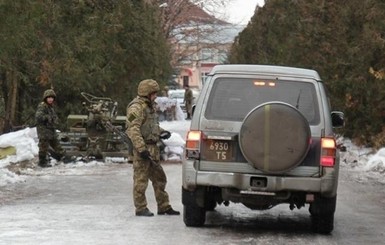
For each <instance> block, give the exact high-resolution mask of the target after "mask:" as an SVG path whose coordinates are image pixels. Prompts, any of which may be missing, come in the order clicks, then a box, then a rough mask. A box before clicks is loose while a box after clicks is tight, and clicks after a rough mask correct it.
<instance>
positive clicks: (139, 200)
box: [133, 159, 171, 212]
mask: <svg viewBox="0 0 385 245" xmlns="http://www.w3.org/2000/svg"><path fill="white" fill-rule="evenodd" d="M133 168H134V205H135V209H136V212H140V211H142V210H144V209H145V208H147V199H146V189H147V186H148V181H149V180H151V182H152V187H153V188H154V193H155V199H156V202H157V206H158V212H163V211H166V210H168V209H169V208H171V206H170V202H169V197H168V194H167V192H166V191H165V189H166V184H167V177H166V174H165V173H164V170H163V168H162V166H161V165H160V164H159V163H156V164H155V163H150V161H146V160H138V159H135V160H134V162H133Z"/></svg>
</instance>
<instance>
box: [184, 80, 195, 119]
mask: <svg viewBox="0 0 385 245" xmlns="http://www.w3.org/2000/svg"><path fill="white" fill-rule="evenodd" d="M184 88H185V92H184V103H185V106H186V113H187V118H186V119H191V110H192V103H193V99H194V96H193V92H192V90H191V89H190V87H189V86H188V85H185V86H184Z"/></svg>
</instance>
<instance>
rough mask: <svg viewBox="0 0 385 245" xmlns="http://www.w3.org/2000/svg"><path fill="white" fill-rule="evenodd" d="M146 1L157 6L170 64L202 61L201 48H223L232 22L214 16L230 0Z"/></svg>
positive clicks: (219, 50) (177, 65)
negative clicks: (169, 49)
mask: <svg viewBox="0 0 385 245" xmlns="http://www.w3.org/2000/svg"><path fill="white" fill-rule="evenodd" d="M148 1H149V2H151V4H154V5H156V6H158V9H159V15H160V20H161V21H162V27H163V33H164V35H165V37H166V38H167V40H168V41H169V43H170V45H171V50H172V54H171V56H172V61H171V65H172V66H173V67H175V68H178V67H181V66H183V65H185V64H186V63H188V62H190V63H191V62H200V61H202V59H204V58H202V57H201V55H200V54H201V53H202V50H213V49H217V50H218V52H225V51H226V50H221V49H225V48H224V45H225V44H226V43H228V42H229V40H228V39H226V29H229V28H232V26H231V25H230V24H229V23H227V22H226V21H223V20H220V19H218V18H216V17H214V16H220V14H221V13H222V12H223V11H220V10H223V9H224V8H225V6H226V4H228V3H229V2H230V1H231V0H205V1H203V0H190V1H188V0H148ZM213 54H214V53H213ZM206 58H207V59H210V58H212V57H209V56H206Z"/></svg>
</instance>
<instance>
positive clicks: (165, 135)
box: [159, 130, 171, 140]
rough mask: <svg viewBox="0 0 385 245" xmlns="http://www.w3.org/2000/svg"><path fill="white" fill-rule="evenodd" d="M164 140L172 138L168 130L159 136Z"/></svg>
mask: <svg viewBox="0 0 385 245" xmlns="http://www.w3.org/2000/svg"><path fill="white" fill-rule="evenodd" d="M159 137H160V138H161V139H162V140H166V139H168V138H170V137H171V133H170V131H167V130H164V131H162V132H161V133H160V136H159Z"/></svg>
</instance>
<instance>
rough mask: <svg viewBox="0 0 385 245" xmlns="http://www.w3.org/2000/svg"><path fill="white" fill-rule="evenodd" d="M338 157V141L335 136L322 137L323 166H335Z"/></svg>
mask: <svg viewBox="0 0 385 245" xmlns="http://www.w3.org/2000/svg"><path fill="white" fill-rule="evenodd" d="M335 159H336V141H335V140H334V139H333V138H322V139H321V166H323V167H333V166H334V164H335Z"/></svg>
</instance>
